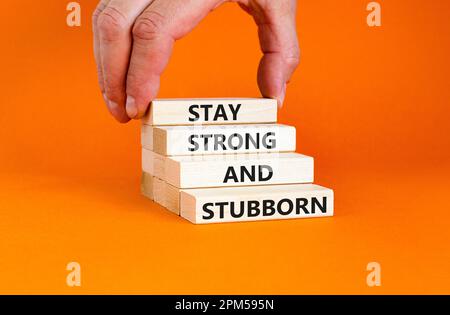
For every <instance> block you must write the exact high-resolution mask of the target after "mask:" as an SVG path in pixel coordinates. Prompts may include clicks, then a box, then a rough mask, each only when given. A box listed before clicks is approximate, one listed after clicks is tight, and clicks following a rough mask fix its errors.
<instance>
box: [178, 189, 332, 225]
mask: <svg viewBox="0 0 450 315" xmlns="http://www.w3.org/2000/svg"><path fill="white" fill-rule="evenodd" d="M180 194H181V200H180V215H181V216H182V217H183V218H185V219H187V220H189V221H191V222H192V223H196V224H205V223H221V222H236V221H257V220H274V219H295V218H313V217H325V216H332V215H333V210H334V207H333V202H334V200H333V191H332V190H331V189H328V188H325V187H321V186H318V185H313V184H297V185H274V186H248V187H222V188H206V189H188V190H182V191H181V192H180Z"/></svg>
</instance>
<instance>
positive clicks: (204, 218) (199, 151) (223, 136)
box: [141, 98, 334, 224]
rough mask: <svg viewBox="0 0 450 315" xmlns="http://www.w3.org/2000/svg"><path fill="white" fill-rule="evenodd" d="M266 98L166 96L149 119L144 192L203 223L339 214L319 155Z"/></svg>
mask: <svg viewBox="0 0 450 315" xmlns="http://www.w3.org/2000/svg"><path fill="white" fill-rule="evenodd" d="M276 121H277V103H276V101H275V100H272V99H264V98H236V99H232V98H228V99H159V100H155V101H153V102H152V104H151V106H150V110H149V113H148V114H147V115H146V116H145V117H144V118H143V119H142V129H141V144H142V184H141V191H142V194H143V195H145V196H146V197H148V198H150V199H151V200H153V201H155V202H157V203H159V204H160V205H162V206H163V207H165V208H167V209H169V210H170V211H172V212H174V213H175V214H177V215H180V216H181V217H183V218H185V219H187V220H189V221H191V222H193V223H196V224H203V223H219V222H234V221H254V220H271V219H291V218H306V217H323V216H332V215H333V210H334V209H333V204H334V200H333V199H334V196H333V191H332V190H331V189H328V188H325V187H321V186H318V185H314V184H312V183H313V181H314V159H313V158H312V157H309V156H306V155H302V154H299V153H295V150H296V132H295V128H294V127H291V126H286V125H282V124H277V123H276Z"/></svg>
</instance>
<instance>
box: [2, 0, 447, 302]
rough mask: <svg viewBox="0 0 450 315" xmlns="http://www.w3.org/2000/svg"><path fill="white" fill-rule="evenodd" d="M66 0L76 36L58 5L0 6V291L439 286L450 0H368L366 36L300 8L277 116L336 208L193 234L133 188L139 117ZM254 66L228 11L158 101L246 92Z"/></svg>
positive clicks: (166, 79)
mask: <svg viewBox="0 0 450 315" xmlns="http://www.w3.org/2000/svg"><path fill="white" fill-rule="evenodd" d="M79 2H80V4H81V7H82V26H81V27H79V28H70V27H68V26H67V25H66V10H65V7H66V4H67V3H68V1H44V2H43V1H39V2H38V1H31V0H24V1H2V2H1V3H0V29H1V34H0V35H1V42H0V45H1V60H0V63H1V64H0V66H1V70H2V71H1V76H0V86H1V90H2V95H1V105H0V293H64V294H70V293H166V294H178V293H186V294H189V293H191V294H195V293H235V294H240V293H253V294H259V293H261V294H265V293H267V294H268V293H273V294H277V293H279V294H300V293H326V294H328V293H364V294H372V293H373V294H379V293H389V294H390V293H450V271H449V270H450V269H449V267H450V234H449V228H450V226H449V224H450V220H449V219H450V203H449V199H448V195H449V188H450V185H449V184H450V183H449V175H450V172H449V171H450V168H449V166H450V165H449V157H450V143H449V134H450V123H449V121H448V120H449V115H450V108H449V99H450V81H449V74H450V62H449V56H450V42H449V38H450V18H449V17H450V16H449V12H450V1H446V0H440V1H438V0H433V1H425V0H421V1H412V0H396V1H379V2H380V3H381V5H382V23H383V25H382V27H379V28H369V27H368V26H367V24H366V16H367V14H368V12H366V10H365V7H366V5H367V3H368V2H369V1H368V0H365V1H363V0H353V1H335V0H327V1H325V0H320V1H313V0H302V1H299V14H298V31H299V40H300V46H301V48H302V61H301V65H300V67H299V68H298V70H297V72H296V73H295V75H294V77H293V79H292V82H291V83H290V84H289V87H288V92H287V98H286V102H285V106H284V107H283V109H282V110H281V111H280V114H279V120H280V122H282V123H286V124H291V125H295V126H296V127H297V132H298V151H299V152H301V153H305V154H308V155H312V156H314V157H315V158H316V182H317V183H318V184H321V185H324V186H327V187H331V188H333V189H334V190H335V196H336V204H335V212H336V215H335V217H333V218H324V219H311V220H308V219H305V220H290V221H289V220H288V221H270V222H269V221H268V222H255V223H236V224H222V225H206V226H196V225H193V224H190V223H189V222H187V221H184V220H182V219H180V218H178V217H177V216H175V215H172V214H171V213H169V212H168V211H166V210H165V209H163V208H162V207H160V206H158V205H156V204H155V203H153V202H151V201H149V200H148V199H146V198H144V197H142V196H141V195H140V192H139V177H140V146H139V145H140V140H139V127H140V125H139V123H138V122H136V121H135V122H131V123H129V124H127V125H120V124H118V123H116V122H115V121H114V119H112V118H111V117H110V116H109V114H108V112H107V110H106V107H105V105H104V104H103V101H102V97H101V95H100V93H99V90H98V87H97V81H96V71H95V66H94V59H93V54H92V45H91V41H92V35H91V27H90V15H91V13H92V11H93V9H94V7H95V4H96V3H95V1H88V0H83V1H79ZM259 58H260V52H259V46H258V42H257V36H256V27H255V25H254V24H253V21H252V19H251V18H250V17H249V16H248V15H246V14H245V13H244V12H243V11H242V10H241V9H240V8H239V7H238V6H237V5H235V4H226V5H223V6H222V7H220V8H219V9H218V10H216V11H214V12H213V13H212V14H210V15H209V16H208V17H207V18H206V19H205V20H204V21H203V22H202V23H201V24H200V26H199V27H197V28H196V29H195V30H194V32H193V33H191V34H190V35H189V36H187V37H186V38H184V39H182V40H181V41H179V42H178V43H177V44H176V46H175V52H174V55H173V57H172V59H171V62H170V65H169V67H168V68H167V70H166V72H165V73H164V75H163V78H162V82H161V91H160V94H159V96H160V97H213V96H216V97H220V96H229V97H232V96H258V95H259V94H258V93H259V92H258V89H257V86H256V79H255V77H256V69H257V64H258V61H259ZM70 261H77V262H79V263H80V264H81V268H82V271H81V272H82V286H81V287H80V288H70V287H68V286H66V281H65V278H66V275H67V273H68V272H67V271H66V270H65V268H66V264H67V263H68V262H70ZM371 261H377V262H379V263H380V264H381V268H382V270H381V276H382V280H381V281H382V286H381V287H376V288H370V287H368V286H367V285H366V275H367V271H366V265H367V263H368V262H371Z"/></svg>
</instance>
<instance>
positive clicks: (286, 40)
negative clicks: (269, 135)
mask: <svg viewBox="0 0 450 315" xmlns="http://www.w3.org/2000/svg"><path fill="white" fill-rule="evenodd" d="M243 5H244V6H245V7H246V9H247V11H248V12H250V13H251V14H252V15H253V17H254V19H255V22H256V24H257V25H258V35H259V41H260V45H261V50H262V52H263V54H264V56H263V57H262V59H261V62H260V64H259V68H258V85H259V88H260V90H261V93H262V95H263V96H264V97H270V98H275V99H277V101H278V105H279V106H280V107H281V105H282V104H283V101H284V98H285V95H286V84H287V83H289V80H290V78H291V76H292V73H293V72H294V70H295V69H296V68H297V66H298V63H299V60H300V49H299V46H298V40H297V32H296V19H295V16H296V1H295V0H279V1H264V0H254V1H253V0H248V1H243Z"/></svg>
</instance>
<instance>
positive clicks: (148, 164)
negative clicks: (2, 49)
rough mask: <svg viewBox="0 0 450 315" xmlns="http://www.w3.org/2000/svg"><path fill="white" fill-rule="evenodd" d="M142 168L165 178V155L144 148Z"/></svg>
mask: <svg viewBox="0 0 450 315" xmlns="http://www.w3.org/2000/svg"><path fill="white" fill-rule="evenodd" d="M141 157H142V160H141V164H142V170H143V171H144V172H146V173H149V174H151V175H153V176H156V177H158V178H161V179H164V163H165V159H166V157H165V156H162V155H160V154H157V153H155V152H153V151H150V150H147V149H145V148H142V151H141Z"/></svg>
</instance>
